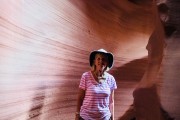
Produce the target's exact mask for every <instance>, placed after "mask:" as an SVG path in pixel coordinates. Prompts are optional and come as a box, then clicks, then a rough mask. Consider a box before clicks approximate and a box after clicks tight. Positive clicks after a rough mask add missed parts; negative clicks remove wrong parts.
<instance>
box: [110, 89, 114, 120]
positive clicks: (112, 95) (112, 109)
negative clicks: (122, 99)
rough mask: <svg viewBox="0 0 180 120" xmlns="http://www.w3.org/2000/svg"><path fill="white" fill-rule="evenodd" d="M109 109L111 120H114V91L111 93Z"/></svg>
mask: <svg viewBox="0 0 180 120" xmlns="http://www.w3.org/2000/svg"><path fill="white" fill-rule="evenodd" d="M109 108H110V112H111V115H112V120H114V90H112V91H111V95H110V101H109Z"/></svg>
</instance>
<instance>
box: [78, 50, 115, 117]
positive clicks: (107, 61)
mask: <svg viewBox="0 0 180 120" xmlns="http://www.w3.org/2000/svg"><path fill="white" fill-rule="evenodd" d="M89 62H90V66H91V70H90V71H88V72H85V73H83V75H82V77H81V81H80V85H79V93H78V102H77V111H76V120H114V89H116V88H117V85H116V81H115V79H114V77H113V76H112V75H110V74H109V73H107V70H109V69H110V68H112V66H113V55H112V53H109V52H107V51H106V50H104V49H99V50H95V51H93V52H91V54H90V57H89Z"/></svg>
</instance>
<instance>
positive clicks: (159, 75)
mask: <svg viewBox="0 0 180 120" xmlns="http://www.w3.org/2000/svg"><path fill="white" fill-rule="evenodd" d="M162 3H166V4H167V6H168V11H169V12H168V15H167V17H166V15H165V13H164V12H163V10H164V9H165V8H164V7H163V6H162V8H160V7H159V8H158V5H159V4H162ZM179 8H180V4H179V1H177V0H174V1H172V0H158V1H155V0H152V1H149V0H139V1H138V2H137V1H136V0H64V1H58V0H46V1H43V0H30V1H28V0H19V1H14V0H1V3H0V120H74V119H75V112H76V105H77V94H78V86H79V82H80V78H81V75H82V73H83V72H85V71H88V70H90V66H89V54H90V53H91V51H93V50H97V49H100V48H104V49H106V50H107V51H110V52H112V53H113V55H114V64H113V65H114V66H113V68H112V69H111V70H110V71H109V72H110V73H111V74H112V75H113V76H114V77H115V79H116V82H117V86H118V88H117V90H115V120H118V119H119V118H121V116H123V115H124V114H125V112H126V111H127V110H128V108H129V107H130V106H131V105H132V104H133V101H134V98H133V91H134V90H135V88H136V87H137V86H138V85H140V86H141V85H149V84H150V83H148V82H147V81H146V80H144V79H145V77H147V78H148V79H153V80H154V81H153V82H156V84H157V85H158V86H157V87H158V90H159V91H158V93H159V96H160V103H161V104H162V107H163V108H164V109H165V110H166V111H167V112H168V113H169V115H170V116H172V117H174V118H175V120H180V103H179V101H180V95H179V93H178V92H179V91H180V87H179V85H180V81H179V78H180V67H179V66H180V65H179V64H180V50H179V49H180V47H179V46H180V40H179V38H180V22H179V21H180V20H179V19H180V14H179V13H180V12H179V11H180V9H179ZM159 9H160V11H159ZM161 10H162V11H161ZM160 13H162V16H160ZM166 19H168V20H166ZM161 20H162V21H163V20H165V22H164V23H163V24H162V21H161ZM163 30H165V33H164V31H163ZM149 46H150V47H149ZM159 59H162V61H161V60H160V62H156V60H159ZM148 60H150V61H151V60H152V63H150V62H148ZM154 61H155V62H154ZM154 65H155V67H152V68H151V66H154ZM157 66H158V67H157ZM149 69H152V70H153V71H154V72H155V73H151V72H150V70H149ZM158 120H159V119H158Z"/></svg>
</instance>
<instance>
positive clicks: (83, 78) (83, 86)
mask: <svg viewBox="0 0 180 120" xmlns="http://www.w3.org/2000/svg"><path fill="white" fill-rule="evenodd" d="M79 88H81V89H83V90H85V89H86V81H85V75H84V74H83V75H82V76H81V80H80V84H79Z"/></svg>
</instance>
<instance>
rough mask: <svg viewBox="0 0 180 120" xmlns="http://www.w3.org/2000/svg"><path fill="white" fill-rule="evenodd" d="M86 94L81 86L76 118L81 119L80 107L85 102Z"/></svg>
mask: <svg viewBox="0 0 180 120" xmlns="http://www.w3.org/2000/svg"><path fill="white" fill-rule="evenodd" d="M84 96H85V90H83V89H80V88H79V92H78V98H77V108H76V118H75V120H79V117H80V109H81V106H82V103H83V100H84Z"/></svg>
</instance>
